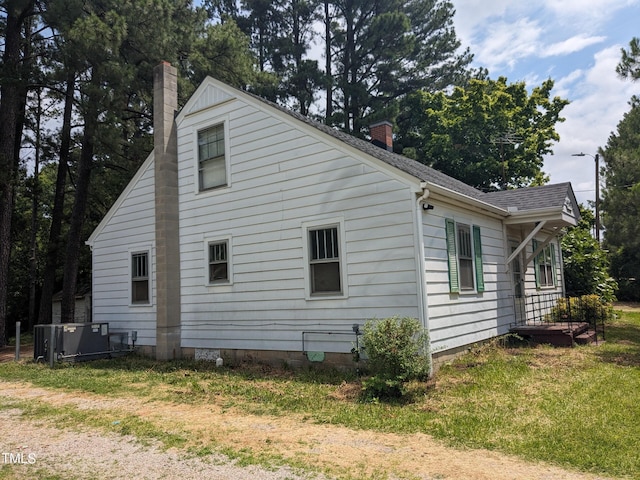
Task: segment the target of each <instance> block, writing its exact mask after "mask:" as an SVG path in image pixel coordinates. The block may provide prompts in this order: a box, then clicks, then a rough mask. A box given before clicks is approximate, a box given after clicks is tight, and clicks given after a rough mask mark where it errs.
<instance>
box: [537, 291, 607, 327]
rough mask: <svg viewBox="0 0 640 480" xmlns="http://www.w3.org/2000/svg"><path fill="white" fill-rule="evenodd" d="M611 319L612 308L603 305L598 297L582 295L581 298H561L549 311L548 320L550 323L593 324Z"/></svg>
mask: <svg viewBox="0 0 640 480" xmlns="http://www.w3.org/2000/svg"><path fill="white" fill-rule="evenodd" d="M612 318H613V307H612V306H611V305H610V304H606V303H603V301H602V300H601V299H600V297H599V296H598V295H582V296H581V297H570V298H569V299H566V298H562V299H560V300H558V304H557V305H556V306H555V307H553V309H552V310H551V315H550V318H549V320H550V321H552V322H566V321H569V320H571V321H574V322H589V323H590V324H595V323H596V322H598V321H600V320H604V321H608V320H611V319H612Z"/></svg>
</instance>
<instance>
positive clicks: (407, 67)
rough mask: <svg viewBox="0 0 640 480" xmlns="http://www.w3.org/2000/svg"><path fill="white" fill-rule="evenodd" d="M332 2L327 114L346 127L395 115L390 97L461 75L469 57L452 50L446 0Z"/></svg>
mask: <svg viewBox="0 0 640 480" xmlns="http://www.w3.org/2000/svg"><path fill="white" fill-rule="evenodd" d="M334 6H335V7H334V12H335V13H334V16H335V18H334V21H333V23H332V25H333V26H334V28H333V31H332V37H331V39H332V48H331V55H332V58H333V59H334V64H335V68H334V72H335V74H334V77H335V78H334V84H335V92H334V110H333V111H334V114H333V118H334V123H337V124H339V125H342V126H343V128H344V129H345V130H346V131H348V132H351V133H354V134H356V135H363V134H364V129H365V127H367V126H368V124H370V123H371V122H372V121H375V120H380V119H383V118H386V119H393V118H394V117H395V113H396V108H397V106H396V103H395V100H396V99H398V98H400V97H403V96H404V95H406V94H407V93H409V92H411V91H413V90H416V89H425V90H428V91H434V90H439V89H442V88H445V87H447V86H451V85H455V84H458V83H460V82H461V79H463V78H466V77H467V71H466V67H467V66H468V64H469V63H470V62H471V59H472V57H471V55H470V54H469V53H468V51H465V52H463V53H461V54H460V53H458V49H459V46H460V43H459V41H458V40H457V38H456V36H455V31H454V29H453V24H452V17H453V15H454V13H455V10H454V9H453V7H452V5H451V3H450V2H448V1H445V0H409V1H405V2H402V1H399V0H398V1H395V0H394V1H379V0H376V1H368V0H367V1H365V0H337V1H335V2H334ZM367 117H369V118H367Z"/></svg>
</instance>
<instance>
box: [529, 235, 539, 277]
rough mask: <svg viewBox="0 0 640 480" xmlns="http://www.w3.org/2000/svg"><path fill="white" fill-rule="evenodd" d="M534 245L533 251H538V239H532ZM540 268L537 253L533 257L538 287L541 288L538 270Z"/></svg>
mask: <svg viewBox="0 0 640 480" xmlns="http://www.w3.org/2000/svg"><path fill="white" fill-rule="evenodd" d="M531 243H532V246H533V251H534V252H535V251H536V248H538V242H537V241H536V239H535V238H534V239H533V240H532V241H531ZM538 270H540V263H539V262H538V255H536V256H535V257H533V273H534V274H535V276H536V288H538V289H539V288H540V272H539V271H538Z"/></svg>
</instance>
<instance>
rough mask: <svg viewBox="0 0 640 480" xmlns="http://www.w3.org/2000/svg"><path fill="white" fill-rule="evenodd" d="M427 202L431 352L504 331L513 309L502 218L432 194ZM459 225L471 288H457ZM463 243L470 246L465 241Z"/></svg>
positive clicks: (426, 250) (424, 225)
mask: <svg viewBox="0 0 640 480" xmlns="http://www.w3.org/2000/svg"><path fill="white" fill-rule="evenodd" d="M429 202H430V203H431V204H433V205H434V208H433V209H432V210H429V211H427V212H425V213H424V214H423V215H422V219H423V233H424V245H425V251H424V255H425V264H426V277H425V279H426V291H427V294H428V309H429V332H430V338H431V344H432V349H433V351H434V352H439V351H445V350H449V349H455V348H459V347H462V346H465V345H470V344H473V343H476V342H480V341H482V340H486V339H489V338H492V337H495V336H496V335H500V334H503V333H507V332H508V330H509V324H510V323H511V322H512V321H513V311H514V309H513V301H512V300H511V297H510V296H511V295H512V289H511V277H510V275H508V274H507V273H506V272H505V271H504V260H505V252H506V247H505V234H504V227H503V225H502V222H501V220H500V219H497V218H496V219H494V218H491V217H489V216H483V215H482V214H480V213H478V214H476V215H474V216H473V217H472V216H471V215H470V214H469V212H468V211H467V210H465V209H464V208H462V207H453V206H451V205H449V204H445V203H439V202H438V201H437V200H436V199H435V198H430V200H429ZM457 225H461V226H468V231H469V232H470V237H471V238H470V242H471V250H472V259H473V269H472V278H473V282H474V289H473V290H463V289H462V288H461V287H460V285H461V281H460V279H459V277H460V275H459V270H460V269H459V264H458V250H459V249H458V248H457V247H458V246H457V243H458V241H459V240H458V229H457V228H456V226H457ZM465 230H466V229H465ZM466 241H469V240H466ZM465 248H466V249H467V250H468V245H467V246H466V247H465ZM467 253H468V252H467ZM467 257H468V255H467ZM456 287H457V289H456Z"/></svg>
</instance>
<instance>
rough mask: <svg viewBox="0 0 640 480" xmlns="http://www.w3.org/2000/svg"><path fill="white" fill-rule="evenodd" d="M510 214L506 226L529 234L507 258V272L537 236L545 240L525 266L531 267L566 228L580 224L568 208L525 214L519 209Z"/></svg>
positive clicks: (527, 211) (505, 221) (510, 211)
mask: <svg viewBox="0 0 640 480" xmlns="http://www.w3.org/2000/svg"><path fill="white" fill-rule="evenodd" d="M509 213H510V215H509V216H508V217H507V218H506V219H505V220H504V223H505V225H508V226H519V227H520V228H521V229H522V230H523V231H525V232H527V235H526V236H525V238H524V239H523V240H522V242H520V244H519V245H518V246H517V248H516V249H515V250H514V251H513V252H512V253H511V255H509V258H507V271H509V270H510V267H511V262H513V260H514V259H515V258H516V257H517V256H518V255H520V252H522V250H524V249H525V247H526V246H527V244H528V243H529V242H530V241H531V240H532V239H533V238H534V237H535V236H536V235H543V237H544V239H543V241H542V242H540V243H538V244H537V247H536V250H535V251H534V252H532V253H531V255H529V256H527V257H526V259H525V265H529V264H530V263H531V262H532V261H533V259H534V258H535V257H536V256H537V255H538V254H540V252H542V250H543V249H544V248H545V247H546V246H547V245H549V243H550V242H551V241H552V240H553V239H554V238H555V237H557V236H558V235H560V234H561V233H562V231H563V229H564V228H566V227H573V226H576V225H577V224H578V218H576V217H575V215H573V212H572V211H571V210H569V209H568V208H567V207H566V206H565V207H563V208H562V209H560V208H544V209H533V210H526V211H523V212H519V211H518V210H517V209H509Z"/></svg>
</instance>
